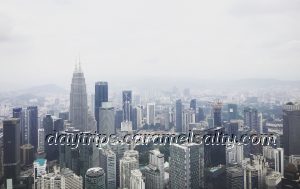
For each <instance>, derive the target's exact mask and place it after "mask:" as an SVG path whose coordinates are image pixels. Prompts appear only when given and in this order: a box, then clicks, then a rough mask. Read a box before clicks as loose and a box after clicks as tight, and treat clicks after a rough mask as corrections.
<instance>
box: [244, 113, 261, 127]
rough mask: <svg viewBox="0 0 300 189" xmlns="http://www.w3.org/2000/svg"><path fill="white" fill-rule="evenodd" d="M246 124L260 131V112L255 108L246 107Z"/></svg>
mask: <svg viewBox="0 0 300 189" xmlns="http://www.w3.org/2000/svg"><path fill="white" fill-rule="evenodd" d="M244 125H245V126H246V127H249V128H250V129H251V130H254V131H256V132H260V129H259V121H258V112H257V110H256V109H254V108H245V109H244Z"/></svg>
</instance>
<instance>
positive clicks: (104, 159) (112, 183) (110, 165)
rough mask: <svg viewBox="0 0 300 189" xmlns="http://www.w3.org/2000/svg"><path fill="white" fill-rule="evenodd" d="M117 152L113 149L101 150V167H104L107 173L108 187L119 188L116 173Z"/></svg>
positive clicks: (109, 188) (110, 188)
mask: <svg viewBox="0 0 300 189" xmlns="http://www.w3.org/2000/svg"><path fill="white" fill-rule="evenodd" d="M116 160H117V157H116V154H115V153H114V152H113V151H112V150H111V149H101V150H100V167H103V170H104V172H105V173H106V180H105V183H106V188H107V189H115V188H117V173H116V170H117V169H116V164H117V162H116Z"/></svg>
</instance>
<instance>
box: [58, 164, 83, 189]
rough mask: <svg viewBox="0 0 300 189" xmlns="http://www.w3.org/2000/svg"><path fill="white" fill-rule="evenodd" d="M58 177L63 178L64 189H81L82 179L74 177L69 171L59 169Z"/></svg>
mask: <svg viewBox="0 0 300 189" xmlns="http://www.w3.org/2000/svg"><path fill="white" fill-rule="evenodd" d="M60 175H61V176H63V177H64V181H65V183H64V184H65V188H66V189H82V188H83V179H82V177H81V176H78V175H76V174H75V173H74V172H73V171H72V170H71V169H68V168H64V169H61V171H60Z"/></svg>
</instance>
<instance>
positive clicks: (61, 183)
mask: <svg viewBox="0 0 300 189" xmlns="http://www.w3.org/2000/svg"><path fill="white" fill-rule="evenodd" d="M35 188H36V189H82V188H83V184H82V177H81V176H77V175H76V174H74V172H73V171H71V170H70V169H61V171H60V172H58V171H56V170H55V172H54V173H53V172H52V173H47V174H42V175H40V176H39V177H37V178H36V179H35Z"/></svg>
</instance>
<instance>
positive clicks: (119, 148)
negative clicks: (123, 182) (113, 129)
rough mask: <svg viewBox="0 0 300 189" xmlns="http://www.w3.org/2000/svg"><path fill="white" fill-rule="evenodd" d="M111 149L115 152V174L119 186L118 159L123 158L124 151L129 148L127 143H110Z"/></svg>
mask: <svg viewBox="0 0 300 189" xmlns="http://www.w3.org/2000/svg"><path fill="white" fill-rule="evenodd" d="M110 148H111V150H112V151H113V152H114V153H115V154H116V173H117V174H116V175H117V180H116V181H117V187H118V188H119V187H120V159H122V158H123V156H124V153H125V151H127V150H128V149H129V145H127V144H122V145H111V146H110Z"/></svg>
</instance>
